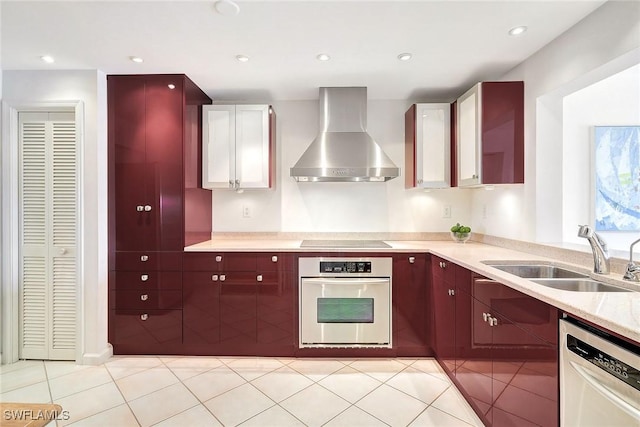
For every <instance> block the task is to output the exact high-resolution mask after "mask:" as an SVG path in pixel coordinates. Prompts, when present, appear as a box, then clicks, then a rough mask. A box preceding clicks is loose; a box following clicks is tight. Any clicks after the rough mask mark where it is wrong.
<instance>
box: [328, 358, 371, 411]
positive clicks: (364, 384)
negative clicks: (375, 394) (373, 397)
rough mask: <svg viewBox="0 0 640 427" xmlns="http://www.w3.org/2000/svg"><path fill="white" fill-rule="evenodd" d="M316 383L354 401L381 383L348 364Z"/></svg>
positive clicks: (349, 400)
mask: <svg viewBox="0 0 640 427" xmlns="http://www.w3.org/2000/svg"><path fill="white" fill-rule="evenodd" d="M318 384H320V385H322V386H323V387H325V388H327V389H329V390H331V391H332V392H333V393H335V394H337V395H338V396H340V397H342V398H343V399H345V400H347V401H348V402H351V403H355V402H357V401H358V400H360V399H362V398H363V397H364V396H366V395H367V394H369V393H371V392H372V391H373V390H375V389H376V388H377V387H380V385H381V384H382V383H381V382H380V381H378V380H376V379H375V378H371V377H370V376H369V375H366V374H363V373H362V372H360V371H356V370H355V369H353V368H351V367H350V366H345V367H344V368H342V369H340V370H339V371H337V372H334V373H333V374H331V375H329V376H328V377H326V378H324V379H322V380H320V381H319V382H318Z"/></svg>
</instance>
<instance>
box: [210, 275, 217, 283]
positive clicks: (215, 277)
mask: <svg viewBox="0 0 640 427" xmlns="http://www.w3.org/2000/svg"><path fill="white" fill-rule="evenodd" d="M211 280H212V281H214V282H217V281H218V275H217V274H214V275H213V276H211Z"/></svg>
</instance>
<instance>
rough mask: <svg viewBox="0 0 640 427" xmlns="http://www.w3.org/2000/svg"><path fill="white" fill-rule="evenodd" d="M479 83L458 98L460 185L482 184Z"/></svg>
mask: <svg viewBox="0 0 640 427" xmlns="http://www.w3.org/2000/svg"><path fill="white" fill-rule="evenodd" d="M481 87H482V86H481V84H480V83H478V84H477V85H475V86H474V87H472V88H471V89H469V90H468V91H467V92H465V94H464V95H462V96H461V97H460V98H458V105H457V108H458V111H457V119H458V123H457V125H458V128H457V144H458V147H457V150H456V151H457V155H458V159H457V160H458V180H457V181H458V185H459V186H460V187H464V186H469V185H478V184H480V182H481V181H480V173H481V162H480V151H481V150H482V146H481V144H482V141H481V139H480V132H479V129H478V125H479V123H480V96H481V93H480V90H481Z"/></svg>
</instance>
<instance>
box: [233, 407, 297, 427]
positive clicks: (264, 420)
mask: <svg viewBox="0 0 640 427" xmlns="http://www.w3.org/2000/svg"><path fill="white" fill-rule="evenodd" d="M240 425H241V426H242V427H276V426H277V427H298V426H304V424H303V423H302V421H300V420H299V419H297V418H296V417H294V416H293V415H291V414H290V413H288V412H287V411H285V410H284V409H282V408H281V407H280V406H278V405H276V406H272V407H271V408H269V409H267V410H266V411H264V412H261V413H259V414H258V415H256V416H255V417H253V418H250V419H248V420H247V421H245V422H243V423H242V424H240Z"/></svg>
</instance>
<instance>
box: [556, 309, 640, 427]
mask: <svg viewBox="0 0 640 427" xmlns="http://www.w3.org/2000/svg"><path fill="white" fill-rule="evenodd" d="M639 368H640V348H638V347H635V346H633V345H631V344H627V343H620V342H618V343H614V342H613V341H610V340H608V339H606V336H605V337H602V336H599V335H596V334H594V333H592V332H591V331H588V330H587V329H585V328H582V327H581V326H579V325H576V324H574V323H571V322H568V321H565V320H561V321H560V425H561V426H567V427H568V426H576V427H577V426H579V427H585V426H594V427H596V426H597V427H605V426H606V427H618V426H619V427H640V371H639V370H638V369H639Z"/></svg>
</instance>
